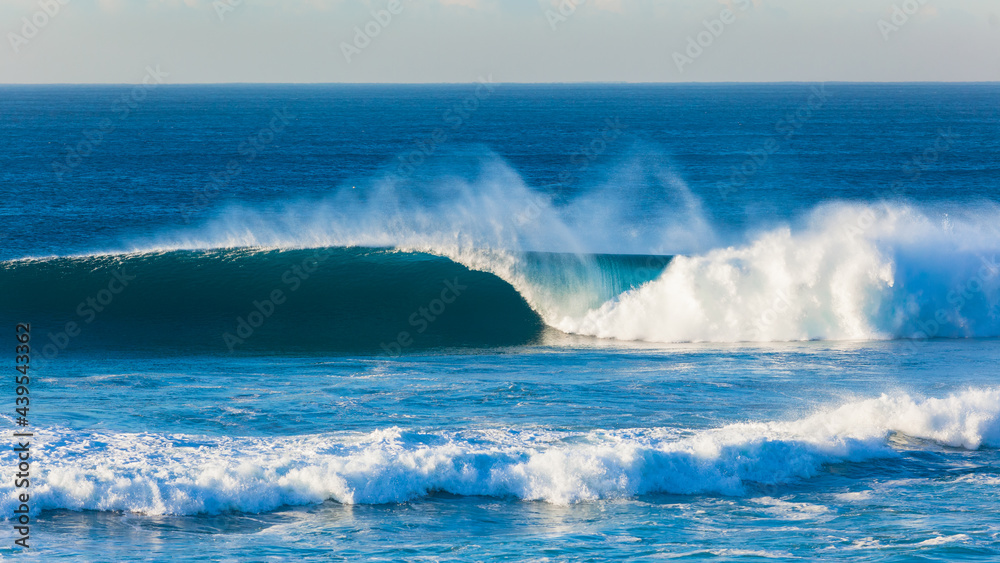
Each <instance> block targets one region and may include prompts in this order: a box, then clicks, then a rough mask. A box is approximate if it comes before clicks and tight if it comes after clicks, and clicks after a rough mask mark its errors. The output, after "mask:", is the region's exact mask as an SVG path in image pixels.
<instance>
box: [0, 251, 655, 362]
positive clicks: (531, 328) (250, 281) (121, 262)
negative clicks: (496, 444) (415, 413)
mask: <svg viewBox="0 0 1000 563" xmlns="http://www.w3.org/2000/svg"><path fill="white" fill-rule="evenodd" d="M668 261H669V259H667V258H663V257H641V256H608V255H596V256H576V255H568V254H544V253H529V254H525V255H521V256H519V257H518V260H517V262H518V264H520V267H519V268H520V272H521V273H522V274H523V276H522V279H524V280H530V282H529V283H530V284H531V285H532V286H533V287H536V288H545V287H549V288H553V287H555V288H559V291H560V292H562V293H563V294H565V295H570V299H569V300H570V301H572V300H578V301H580V302H581V305H580V306H582V307H585V308H586V307H592V306H596V305H599V304H600V303H601V302H603V301H605V300H607V299H610V298H612V297H613V296H614V295H617V294H618V293H621V292H622V291H627V290H628V289H631V288H633V287H635V286H637V285H639V284H641V283H644V282H647V281H649V280H651V279H653V278H654V277H655V276H657V275H658V274H659V273H660V272H661V271H662V269H663V268H664V266H665V265H666V263H667V262H668ZM0 291H2V292H4V294H7V295H13V296H14V297H15V298H14V299H12V300H10V301H8V303H11V304H12V306H10V308H9V309H8V310H7V311H3V312H2V313H3V314H4V316H10V317H11V318H16V319H29V320H30V321H31V322H33V323H35V324H37V325H40V326H42V327H44V328H45V329H46V330H47V331H48V332H49V333H50V337H49V338H48V341H47V342H46V343H45V346H46V347H45V349H43V356H50V357H51V356H53V355H55V354H58V353H61V352H62V350H64V349H66V348H68V347H70V346H72V347H77V346H80V347H86V348H87V349H91V350H93V349H121V350H135V349H142V348H151V347H157V348H159V347H177V348H178V349H181V348H183V349H185V350H191V349H195V350H203V351H204V352H209V353H210V352H218V351H220V350H223V351H226V350H228V351H232V352H236V353H239V352H253V351H289V352H302V351H316V352H327V351H352V352H360V353H378V354H389V355H398V354H404V353H407V352H412V351H416V350H421V349H427V348H430V347H484V346H488V347H493V346H508V345H517V344H524V343H530V342H532V341H535V340H537V339H538V338H539V336H540V335H541V334H542V331H543V330H544V328H545V323H544V322H543V320H542V317H541V316H540V315H539V313H538V312H536V310H534V309H533V308H532V306H531V305H530V304H529V303H528V301H527V300H526V299H525V297H524V296H523V295H522V294H521V293H519V292H518V290H517V289H515V288H514V287H513V286H512V285H511V284H510V283H508V282H507V281H505V280H503V279H501V278H500V277H498V276H497V275H494V274H493V273H488V272H483V271H477V270H473V269H470V268H468V267H466V266H464V265H462V264H459V263H457V262H454V261H452V260H450V259H448V258H444V257H440V256H435V255H431V254H426V253H420V252H402V251H397V250H391V249H378V248H339V247H337V248H318V249H299V250H258V249H253V250H251V249H237V250H233V249H229V250H202V251H189V250H177V251H169V252H157V253H140V254H113V255H101V256H86V257H60V258H51V259H29V260H17V261H9V262H5V263H3V264H2V273H0Z"/></svg>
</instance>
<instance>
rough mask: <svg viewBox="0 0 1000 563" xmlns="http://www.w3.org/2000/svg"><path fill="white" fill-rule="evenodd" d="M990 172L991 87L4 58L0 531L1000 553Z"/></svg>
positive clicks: (650, 555) (606, 555) (759, 552)
mask: <svg viewBox="0 0 1000 563" xmlns="http://www.w3.org/2000/svg"><path fill="white" fill-rule="evenodd" d="M998 184H1000V85H996V84H907V85H892V84H888V85H874V84H780V85H778V84H775V85H768V84H761V85H735V84H728V85H727V84H719V85H555V86H528V85H507V84H494V83H492V82H490V81H489V80H488V79H485V78H484V79H483V80H482V81H481V82H477V83H471V84H466V85H449V86H363V85H356V86H331V85H316V86H254V85H234V86H173V85H155V86H152V85H151V86H147V87H131V86H44V87H39V86H2V87H0V197H2V201H3V205H2V206H0V214H2V220H0V296H2V298H0V333H3V334H6V335H7V336H6V337H5V338H7V344H6V345H5V346H4V347H0V349H3V350H6V354H7V355H6V356H5V357H4V358H5V359H2V361H3V362H4V363H6V364H7V365H9V366H11V367H14V366H15V365H18V364H16V363H15V355H16V354H15V346H17V345H18V344H19V343H18V342H17V341H16V340H15V325H16V324H17V323H30V327H31V329H30V335H31V336H30V347H31V351H30V356H31V359H30V369H29V375H30V413H29V414H28V416H27V418H28V420H29V426H27V427H23V426H19V425H18V423H17V418H18V417H20V416H21V415H20V414H18V413H16V411H15V399H16V397H17V395H16V394H15V387H16V385H15V383H14V379H13V377H14V375H15V372H14V371H13V370H11V371H10V373H9V374H8V375H7V376H5V377H4V380H3V381H4V383H3V385H2V386H0V389H2V390H3V393H2V395H0V404H3V405H6V406H5V407H4V408H0V419H2V420H3V422H4V428H5V429H6V433H7V436H8V437H7V438H5V440H4V443H5V444H6V445H3V446H2V447H0V451H2V455H0V517H2V518H3V519H4V525H3V531H2V532H0V544H2V545H0V559H10V560H33V561H51V560H67V561H150V560H155V561H188V560H216V561H284V560H296V561H312V560H317V561H321V560H350V561H354V560H383V561H397V560H420V561H507V560H533V561H604V560H633V561H647V560H662V559H668V560H669V559H682V560H716V561H730V560H741V561H742V560H746V561H757V560H775V561H795V560H807V561H808V560H814V559H818V558H823V559H829V560H841V561H963V560H967V561H977V560H980V561H985V560H997V559H1000V449H998V448H1000V377H998V365H1000V340H998V337H1000V263H998V253H1000V206H998V204H1000V185H998ZM5 369H9V368H5ZM17 375H20V374H17ZM16 431H22V432H23V431H28V432H31V433H32V434H33V436H32V437H31V440H30V441H31V444H30V448H31V469H30V472H31V483H30V487H28V488H27V489H24V488H15V474H16V473H17V472H18V466H17V463H18V461H17V459H16V456H17V454H16V453H15V451H14V448H15V446H16V445H17V443H18V442H17V440H16V439H15V438H14V437H13V433H14V432H16ZM26 490H27V491H28V492H30V498H31V502H30V520H31V524H30V544H31V548H30V551H29V552H24V550H23V549H22V548H21V547H18V546H16V545H15V544H14V540H15V539H16V538H18V537H19V536H18V535H17V532H15V530H14V526H15V525H16V520H15V519H16V517H17V515H18V513H16V512H15V511H16V510H18V507H19V504H20V501H19V500H18V498H17V495H18V494H20V493H23V492H25V491H26Z"/></svg>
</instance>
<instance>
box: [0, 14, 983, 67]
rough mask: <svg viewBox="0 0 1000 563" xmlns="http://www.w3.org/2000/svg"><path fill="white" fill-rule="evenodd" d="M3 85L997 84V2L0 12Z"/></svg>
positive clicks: (0, 63)
mask: <svg viewBox="0 0 1000 563" xmlns="http://www.w3.org/2000/svg"><path fill="white" fill-rule="evenodd" d="M0 33H2V34H3V45H0V83H127V84H134V83H139V82H141V81H142V80H144V79H145V80H149V78H148V77H149V76H150V74H151V72H152V73H153V74H154V75H155V76H156V79H157V80H158V81H162V82H166V83H174V84H190V83H219V82H223V83H224V82H261V83H265V82H266V83H317V82H319V83H326V82H340V83H383V82H385V83H420V82H430V83H440V82H451V83H467V82H473V81H475V80H477V79H480V78H485V77H492V80H493V81H494V82H781V81H809V82H812V81H864V82H868V81H873V82H896V81H901V82H902V81H949V82H951V81H997V80H1000V0H905V1H904V0H0Z"/></svg>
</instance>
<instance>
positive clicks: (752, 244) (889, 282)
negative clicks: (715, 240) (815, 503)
mask: <svg viewBox="0 0 1000 563" xmlns="http://www.w3.org/2000/svg"><path fill="white" fill-rule="evenodd" d="M470 205H471V204H470ZM477 205H484V206H486V208H487V209H489V208H490V207H491V206H490V205H487V204H486V203H482V202H479V203H477ZM289 213H291V216H289V217H284V218H283V219H282V220H281V221H279V222H278V223H279V224H281V225H286V226H283V227H277V226H274V225H271V226H265V225H262V221H264V220H263V219H261V218H260V217H256V216H255V218H254V219H252V220H250V219H246V218H243V220H242V222H241V220H240V219H238V218H234V217H229V218H227V219H226V220H224V221H221V222H220V223H218V224H215V225H213V226H210V227H205V229H204V230H205V233H206V234H204V238H185V237H180V238H177V239H176V240H173V241H172V242H170V243H169V244H166V243H164V244H161V245H159V246H154V247H151V248H149V249H147V250H143V251H141V252H138V253H124V254H123V253H119V254H109V255H102V256H86V257H74V258H49V259H25V260H15V261H8V262H4V263H2V264H0V291H4V292H5V293H12V294H18V295H19V296H23V298H21V299H18V300H15V301H14V302H12V303H10V304H7V305H5V307H8V308H11V309H12V310H10V311H0V313H4V312H9V313H11V314H12V315H14V316H25V315H29V316H34V317H38V316H41V317H43V318H44V317H46V316H48V317H51V320H53V321H60V322H67V321H79V320H80V319H78V318H77V317H85V318H84V320H85V321H86V322H87V323H89V322H90V321H92V320H94V318H96V317H97V316H98V315H97V314H96V313H97V312H98V308H97V307H96V306H84V305H81V303H84V300H85V299H87V298H88V297H94V296H95V295H97V293H98V292H103V293H104V294H105V297H107V298H108V300H110V299H111V297H112V296H111V295H110V294H108V293H107V291H104V288H103V287H102V285H107V284H109V283H114V281H113V279H112V277H113V276H114V275H116V274H115V272H124V273H125V274H126V275H129V276H135V281H134V283H133V285H132V287H131V288H130V289H129V290H128V291H124V292H122V296H121V298H120V299H117V300H116V302H115V304H114V306H108V307H106V309H107V313H101V315H100V317H101V323H95V326H96V325H101V326H103V327H105V329H106V331H115V330H116V331H117V334H120V335H125V336H127V338H130V339H135V338H137V337H138V336H140V335H143V334H145V335H146V336H148V338H146V339H145V341H146V342H159V340H160V339H163V338H164V337H165V336H169V335H173V336H175V337H177V338H176V340H177V342H175V343H179V344H183V345H188V346H190V345H192V342H194V343H197V342H211V345H212V346H216V347H218V346H220V345H222V340H221V338H222V335H224V334H226V333H227V332H228V333H230V334H235V332H234V331H235V330H236V329H237V328H238V326H237V325H244V324H247V323H246V319H247V317H248V316H251V315H253V316H257V317H259V315H261V314H265V313H267V312H268V311H269V310H270V309H271V307H270V305H268V304H267V303H266V301H267V300H268V298H269V296H270V295H271V293H272V292H273V291H274V290H281V291H284V293H285V296H289V294H291V293H292V292H293V291H296V292H298V293H297V295H295V296H294V299H289V301H290V303H291V304H290V305H282V306H281V307H280V308H279V309H280V311H278V312H279V314H277V315H275V316H274V319H276V320H268V322H267V323H266V324H267V326H266V327H264V328H261V329H260V330H253V331H251V330H248V329H247V327H244V331H243V332H246V333H250V332H254V333H256V334H255V336H254V338H253V340H252V341H251V340H250V339H249V338H240V340H243V341H246V342H241V343H240V344H239V346H240V347H245V348H253V347H263V348H269V349H274V348H288V347H293V348H294V347H295V346H302V347H304V348H308V349H320V350H375V351H379V350H382V349H384V348H386V347H388V348H390V349H392V350H397V349H399V350H402V349H409V348H422V347H425V346H502V345H510V344H524V343H528V342H533V341H536V340H537V338H538V337H539V335H540V334H541V332H542V329H543V328H544V327H546V326H547V327H550V328H554V329H558V330H559V331H562V332H564V333H570V334H577V335H584V336H593V337H599V338H607V339H617V340H623V341H646V342H748V341H749V342H775V341H779V342H780V341H802V340H884V339H927V338H970V337H996V336H1000V222H998V221H996V217H997V215H998V214H1000V212H997V211H996V210H995V209H992V208H983V209H978V210H970V209H958V210H953V212H950V213H946V212H943V211H940V210H939V211H936V212H931V211H929V210H920V209H917V208H915V207H912V206H907V205H902V204H891V203H853V204H847V203H838V204H830V205H826V206H823V207H821V208H819V209H816V210H815V211H814V212H813V213H812V214H811V215H810V216H808V217H806V218H804V219H803V220H802V221H801V222H800V224H797V225H795V226H791V225H786V226H779V227H775V228H772V229H768V230H764V231H762V232H759V233H756V234H753V235H751V236H748V241H749V242H745V243H741V244H737V245H733V246H728V247H724V248H716V249H715V250H709V251H706V252H700V253H699V252H692V253H689V254H686V255H678V256H673V255H669V254H655V253H651V254H617V255H615V254H591V253H587V252H583V251H580V252H562V253H551V252H537V251H527V250H524V248H523V247H522V246H520V245H521V244H522V243H524V241H521V240H520V239H519V237H518V236H514V235H503V236H501V235H499V234H497V235H495V236H494V237H493V238H490V237H488V236H487V235H485V234H482V233H479V234H478V235H470V234H469V233H466V232H464V231H462V230H461V229H462V228H463V227H462V226H461V224H460V225H459V226H457V227H454V228H456V229H459V230H456V231H453V232H452V231H448V230H447V229H448V228H449V227H448V226H447V225H444V226H439V229H444V230H433V229H432V226H433V225H434V224H435V223H434V221H433V220H432V217H422V219H421V220H420V221H417V223H418V224H417V225H407V226H406V227H405V228H403V227H400V229H401V230H400V231H399V232H398V233H397V235H396V236H395V237H393V236H391V234H389V232H390V230H391V229H389V227H388V225H387V224H383V225H381V226H378V227H375V226H373V225H372V223H371V222H370V221H362V222H360V223H359V225H360V226H356V228H359V229H360V228H362V227H363V228H364V229H369V231H367V232H369V234H370V236H366V235H365V234H364V232H363V231H356V230H354V229H355V228H347V227H344V226H342V225H339V224H337V221H338V220H340V219H338V218H339V217H342V213H340V214H334V215H331V216H329V217H326V218H325V219H326V220H327V221H329V222H331V223H330V225H327V226H326V227H324V226H323V225H324V220H323V219H321V218H316V217H313V218H312V219H310V220H309V221H305V220H304V219H303V220H302V221H296V220H295V216H296V215H297V214H298V213H300V211H295V212H289ZM539 213H541V211H540V212H539ZM445 216H450V215H448V214H447V213H446V214H445ZM477 216H478V215H477ZM545 219H550V218H549V217H547V216H545ZM551 220H552V221H555V219H554V218H551ZM371 221H374V219H371ZM383 222H385V223H395V222H399V221H398V217H396V216H390V218H389V219H383ZM466 222H469V220H467V221H466ZM287 224H296V225H299V228H298V230H292V229H291V228H290V227H288V226H287ZM331 225H332V226H331ZM417 228H425V229H432V230H430V231H427V232H424V233H422V234H421V233H420V232H418V231H415V230H414V229H417ZM498 229H499V228H498ZM566 229H568V227H566V228H554V230H555V231H558V232H560V233H562V235H563V236H564V237H565V236H568V235H566V234H565V232H564V231H565V230H566ZM500 231H501V232H505V231H503V230H502V229H500ZM449 233H450V234H449ZM477 236H481V237H484V238H483V239H482V240H481V241H479V239H477V238H476V237H477ZM552 236H554V235H552ZM531 240H533V241H534V242H535V243H536V244H541V241H542V240H543V239H542V238H535V239H531ZM477 241H479V242H477ZM376 243H384V244H389V247H388V248H376V247H373V246H349V245H353V244H368V245H374V244H376ZM553 244H555V243H553ZM230 245H235V246H230ZM508 245H509V246H508ZM557 246H567V244H566V243H559V244H558V245H557ZM569 246H572V245H569ZM317 256H320V257H321V258H316V257H317ZM320 265H321V266H322V267H321V268H319V266H320ZM314 268H318V269H316V271H315V274H314V273H313V269H314ZM449 283H451V284H455V283H458V284H460V285H463V286H469V287H471V288H472V289H471V290H470V291H469V292H468V293H467V294H465V295H463V296H462V297H461V298H460V299H457V300H455V304H454V305H451V303H447V304H446V303H443V302H439V301H441V300H440V299H439V298H438V294H440V293H441V292H442V291H448V289H447V288H448V286H447V284H449ZM300 287H301V288H302V289H301V291H299V288H300ZM82 288H93V289H88V290H87V291H83V290H82ZM88 291H89V293H88ZM452 293H454V292H452ZM257 303H263V307H264V308H265V309H267V310H266V311H257V312H255V309H260V306H258V305H257ZM431 305H433V306H434V307H435V308H436V310H437V313H424V312H422V311H423V310H424V309H428V308H429V307H430V306H431ZM444 305H448V307H445V306H444ZM446 309H447V313H446V314H442V313H444V312H445V310H446ZM268 318H269V319H270V316H268ZM164 319H166V320H169V321H170V322H173V323H174V324H183V325H184V326H186V327H188V328H187V330H185V331H176V330H165V329H163V327H162V326H161V325H162V322H163V321H164ZM261 324H264V323H261ZM144 327H156V328H155V330H154V329H153V328H150V329H149V330H145V329H144ZM249 328H256V327H249ZM100 330H102V329H100V328H99V329H98V331H100ZM182 336H183V338H181V337H182ZM417 336H419V338H418V337H417ZM399 339H402V340H399ZM411 340H413V341H414V342H415V343H414V344H412V345H411V344H407V342H409V341H411ZM104 341H112V342H116V341H117V339H116V338H111V337H109V335H108V333H107V332H104V333H102V334H101V338H95V339H94V345H96V346H99V345H101V342H104ZM231 342H232V340H229V341H228V343H229V344H231ZM383 345H384V346H383ZM230 348H233V347H232V346H230Z"/></svg>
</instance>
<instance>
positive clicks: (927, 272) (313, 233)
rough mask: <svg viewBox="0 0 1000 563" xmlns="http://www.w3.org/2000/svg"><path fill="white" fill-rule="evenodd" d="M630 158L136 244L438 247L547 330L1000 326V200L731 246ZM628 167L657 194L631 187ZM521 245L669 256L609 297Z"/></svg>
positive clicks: (930, 331) (856, 220)
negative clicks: (515, 294)
mask: <svg viewBox="0 0 1000 563" xmlns="http://www.w3.org/2000/svg"><path fill="white" fill-rule="evenodd" d="M622 170H623V172H619V173H618V174H617V175H614V176H612V177H611V179H610V180H609V182H608V185H607V186H604V187H596V188H594V189H592V190H590V191H588V192H587V193H586V195H584V196H581V197H578V198H576V199H573V200H571V201H569V202H562V203H558V204H557V203H556V202H554V201H552V200H551V199H549V198H547V197H541V196H539V195H538V194H536V193H535V192H534V191H533V190H532V189H531V188H530V187H529V186H527V185H526V184H525V182H524V181H523V180H522V179H521V178H520V176H518V174H517V173H516V172H515V171H514V170H512V169H511V168H510V167H509V166H508V165H506V164H505V163H503V162H502V161H500V160H499V159H496V158H492V159H487V161H486V164H484V165H483V167H482V170H481V174H480V175H479V176H478V177H476V178H473V179H471V180H465V179H455V178H445V179H440V180H439V181H437V182H436V183H433V185H432V186H430V187H428V186H423V185H420V186H416V187H414V186H409V185H406V184H405V183H404V184H401V183H400V182H403V180H400V179H398V178H393V177H388V178H384V179H380V180H377V181H373V182H372V184H371V185H370V186H368V188H367V189H365V190H360V189H359V190H354V189H347V190H341V191H339V192H337V193H335V194H334V195H331V196H330V197H329V198H328V199H326V200H323V201H318V202H317V201H310V202H294V203H287V204H286V205H284V206H283V207H280V208H276V209H271V210H261V209H248V208H243V207H234V208H230V209H228V210H227V211H225V212H224V213H222V214H221V215H220V216H219V217H217V218H216V219H214V220H212V221H209V222H208V223H206V224H204V225H201V226H198V227H196V228H193V229H190V230H187V231H182V232H172V233H165V234H163V235H162V236H160V237H158V238H157V239H156V240H153V241H139V242H135V243H134V244H133V245H132V250H138V249H153V250H157V251H162V250H168V249H205V248H219V247H264V248H304V247H316V246H388V247H395V248H399V249H401V250H410V251H422V252H430V253H434V254H439V255H442V256H446V257H449V258H451V259H453V260H455V261H457V262H460V263H462V264H464V265H466V266H468V267H470V268H473V269H477V270H482V271H486V272H491V273H494V274H496V275H497V276H499V277H501V278H503V279H504V280H506V281H508V282H509V283H510V284H511V285H513V286H514V287H515V288H516V289H517V290H518V291H519V292H520V293H521V294H522V295H523V296H524V298H525V300H526V301H527V302H528V304H529V305H531V306H532V307H533V308H534V309H535V310H536V311H537V312H538V313H539V315H540V316H541V317H542V318H543V320H544V321H545V322H546V323H547V324H549V325H550V326H552V327H555V328H558V329H560V330H562V331H564V332H567V333H574V334H581V335H587V336H597V337H602V338H613V339H620V340H639V341H649V342H697V341H713V342H737V341H796V340H812V339H824V340H871V339H890V338H927V337H947V338H959V337H982V336H1000V263H998V258H1000V221H998V219H1000V210H998V209H997V208H996V207H995V205H993V204H986V203H983V204H981V205H977V206H975V207H965V208H953V209H950V210H943V209H937V210H931V209H926V208H925V209H919V208H916V207H913V206H909V205H906V204H901V203H886V202H873V203H831V204H826V205H823V206H821V207H820V208H818V209H815V210H814V211H813V212H812V213H811V214H810V215H808V216H807V217H803V218H801V219H800V220H798V221H796V222H793V223H792V224H788V225H778V226H773V227H770V228H767V229H765V230H762V231H754V232H749V233H746V234H744V235H742V236H739V237H737V238H735V239H732V240H735V241H736V242H735V244H731V245H728V246H725V245H720V244H719V241H720V240H721V239H722V237H721V236H720V235H718V234H717V233H716V231H715V229H713V228H712V226H711V224H710V221H709V220H708V219H707V218H706V217H705V215H704V213H703V212H702V204H701V202H700V201H699V200H698V198H697V197H695V196H694V195H693V194H692V192H691V190H690V189H688V187H687V186H686V185H685V184H684V182H683V181H682V180H680V179H679V178H678V177H677V176H676V175H675V174H673V173H671V172H670V171H669V169H665V168H663V167H662V166H660V165H658V164H655V163H654V164H650V163H643V162H639V163H632V164H626V165H623V167H622ZM623 182H624V183H623ZM628 182H635V183H637V184H636V185H638V184H641V185H642V189H643V190H644V193H647V192H650V191H651V190H653V191H657V190H658V191H659V193H662V194H663V197H662V198H660V200H658V201H656V202H655V203H650V202H649V201H647V200H643V199H642V198H638V199H636V198H634V197H631V196H630V195H629V194H630V193H631V192H629V189H628V186H631V184H629V183H628ZM633 187H634V186H633ZM643 202H645V203H643ZM522 251H549V252H570V253H581V254H588V253H642V254H670V255H679V257H678V258H676V259H675V260H674V261H673V262H672V263H671V264H670V265H669V266H668V267H667V269H666V271H665V272H663V274H662V275H661V276H660V277H659V279H656V280H655V281H652V282H650V283H647V284H645V285H644V286H642V287H639V288H635V289H633V290H631V291H628V292H626V293H624V294H614V293H612V294H610V295H609V294H608V287H606V284H605V283H603V278H602V274H604V273H605V272H601V271H599V269H595V270H594V273H593V275H592V276H590V278H589V280H585V281H583V282H580V283H577V282H574V283H552V282H551V280H544V279H538V278H537V277H533V275H532V272H531V271H530V268H526V267H525V263H524V261H523V259H522V258H521V254H520V253H521V252H522ZM595 299H596V302H595Z"/></svg>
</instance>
